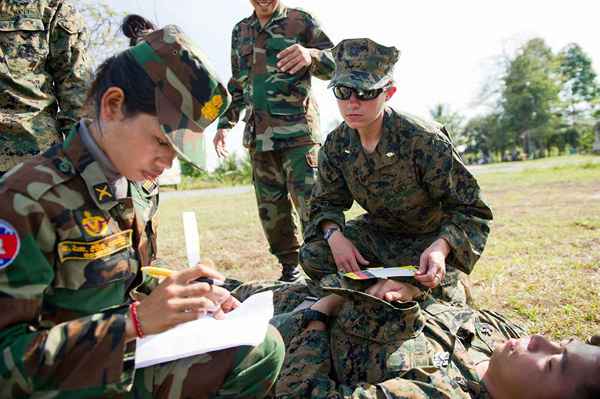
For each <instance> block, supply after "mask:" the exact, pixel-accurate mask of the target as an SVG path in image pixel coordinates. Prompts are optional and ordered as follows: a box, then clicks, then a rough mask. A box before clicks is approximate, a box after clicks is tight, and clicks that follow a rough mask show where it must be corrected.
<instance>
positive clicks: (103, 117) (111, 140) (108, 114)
mask: <svg viewBox="0 0 600 399" xmlns="http://www.w3.org/2000/svg"><path fill="white" fill-rule="evenodd" d="M123 100H124V94H123V91H122V90H121V89H119V88H113V87H111V88H109V89H108V90H107V91H106V93H105V94H104V96H103V98H102V106H101V111H100V121H99V126H100V128H99V129H98V130H99V132H100V133H99V134H98V135H97V137H96V139H97V141H98V144H99V145H100V147H101V148H102V150H103V151H104V152H105V153H106V155H107V156H108V158H109V159H110V160H111V162H112V163H113V164H114V166H115V167H116V169H117V170H118V171H119V172H120V174H121V175H123V176H125V177H127V178H128V179H129V180H132V181H142V180H146V179H150V180H155V179H156V178H157V177H158V176H159V175H160V174H161V173H162V172H163V171H164V170H165V169H166V168H169V167H170V166H171V164H172V162H173V159H174V158H175V155H176V152H175V149H174V148H173V146H172V145H171V144H170V142H169V140H168V139H167V136H166V135H165V134H164V133H163V131H162V129H161V127H160V123H159V122H158V118H157V117H156V116H154V115H150V114H146V113H142V112H139V113H136V114H133V115H126V114H125V112H124V111H123Z"/></svg>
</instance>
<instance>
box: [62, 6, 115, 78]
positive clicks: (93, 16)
mask: <svg viewBox="0 0 600 399" xmlns="http://www.w3.org/2000/svg"><path fill="white" fill-rule="evenodd" d="M73 3H74V4H75V7H76V8H77V10H78V11H79V12H80V13H81V15H82V16H83V19H84V20H85V23H86V25H87V28H88V31H89V34H90V35H89V41H88V46H87V49H88V53H89V56H90V60H91V62H92V66H93V68H94V69H96V67H97V66H98V65H100V64H101V63H102V61H104V60H105V59H106V58H108V57H110V56H111V55H113V54H116V53H117V52H119V51H121V50H122V49H125V48H126V47H127V38H126V37H125V35H123V34H122V33H121V32H120V27H121V21H122V20H123V17H124V16H125V14H123V13H119V12H117V11H115V10H114V9H112V7H110V6H109V5H108V4H107V3H105V2H104V1H102V0H74V1H73Z"/></svg>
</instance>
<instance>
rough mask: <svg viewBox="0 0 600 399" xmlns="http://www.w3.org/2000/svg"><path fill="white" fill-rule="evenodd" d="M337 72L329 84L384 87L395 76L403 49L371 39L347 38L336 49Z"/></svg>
mask: <svg viewBox="0 0 600 399" xmlns="http://www.w3.org/2000/svg"><path fill="white" fill-rule="evenodd" d="M332 53H333V58H334V59H335V72H334V75H333V78H332V79H331V82H330V83H329V87H334V86H348V87H354V88H356V89H362V90H374V89H380V88H382V87H384V86H385V85H386V84H387V83H388V82H389V81H390V80H392V79H393V75H394V65H395V64H396V61H398V56H399V55H400V52H399V51H398V49H396V48H395V47H386V46H382V45H381V44H378V43H376V42H374V41H373V40H371V39H345V40H342V41H341V42H339V43H338V45H337V46H335V47H334V48H333V50H332Z"/></svg>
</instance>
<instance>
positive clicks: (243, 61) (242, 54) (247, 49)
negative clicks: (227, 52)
mask: <svg viewBox="0 0 600 399" xmlns="http://www.w3.org/2000/svg"><path fill="white" fill-rule="evenodd" d="M253 55H254V46H253V45H252V44H243V45H241V46H240V49H239V51H238V58H239V65H240V71H239V72H240V77H242V78H247V77H248V74H249V73H250V69H251V68H252V62H253Z"/></svg>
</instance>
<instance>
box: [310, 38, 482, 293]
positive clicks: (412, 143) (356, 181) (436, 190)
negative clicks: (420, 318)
mask: <svg viewBox="0 0 600 399" xmlns="http://www.w3.org/2000/svg"><path fill="white" fill-rule="evenodd" d="M332 52H333V55H334V58H335V61H336V69H335V73H334V77H333V78H332V80H331V83H330V85H329V86H330V87H333V93H334V95H335V97H336V98H337V103H338V107H339V110H340V114H341V116H342V117H343V118H344V122H342V123H341V124H340V125H339V126H338V127H337V128H336V129H335V130H333V131H332V132H331V133H330V134H329V135H328V136H327V139H326V141H325V144H324V145H323V147H322V148H321V150H320V152H319V167H318V177H317V180H316V183H315V187H314V189H313V196H312V199H311V206H310V215H309V220H310V222H309V224H308V225H307V227H306V230H305V233H304V244H303V246H302V247H301V249H300V263H301V265H302V267H303V269H304V271H305V272H306V274H308V276H309V277H311V278H314V279H319V278H321V277H323V276H324V275H326V274H329V273H334V272H336V271H337V270H341V271H346V272H348V271H358V270H360V269H363V268H366V267H377V266H379V267H381V266H383V267H392V266H404V265H416V266H419V271H418V274H417V279H418V280H419V282H420V283H421V284H423V285H424V286H426V287H430V288H435V289H434V290H433V294H434V295H435V296H436V297H439V298H441V299H444V300H452V301H456V302H463V303H464V302H465V301H466V293H465V289H464V287H463V286H462V284H461V283H460V282H459V281H458V280H459V276H460V272H459V271H461V272H464V273H470V272H471V271H472V270H473V267H474V265H475V263H476V262H477V260H478V259H479V257H480V256H481V253H482V252H483V249H484V247H485V243H486V240H487V236H488V234H489V223H490V221H491V220H492V211H491V210H490V208H489V207H488V205H487V204H486V203H485V202H484V201H483V199H482V198H481V196H480V189H479V185H478V183H477V181H476V179H475V177H473V175H472V174H471V173H470V172H469V171H468V170H467V168H466V167H465V165H464V164H463V162H462V160H461V158H460V156H459V155H458V153H457V152H456V150H455V148H454V146H453V144H452V141H451V140H450V137H449V134H448V132H447V131H446V129H445V128H444V127H443V126H441V125H439V124H437V123H435V122H426V121H423V120H420V119H419V118H416V117H413V116H410V115H408V114H406V113H402V112H398V111H396V110H394V109H392V108H391V107H389V106H388V101H389V100H390V99H391V98H392V96H393V95H394V94H395V93H396V84H395V82H394V80H393V69H394V64H395V63H396V61H397V59H398V54H399V52H398V50H397V49H396V48H395V47H385V46H382V45H379V44H377V43H375V42H374V41H372V40H369V39H347V40H343V41H341V42H340V43H339V44H338V45H337V46H336V47H334V49H333V50H332ZM354 201H356V202H357V203H358V204H360V206H361V207H362V208H363V209H365V211H366V213H365V214H364V215H362V216H360V217H358V218H356V219H353V220H350V221H346V220H345V217H344V211H346V210H348V209H350V207H351V206H352V204H353V202H354Z"/></svg>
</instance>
